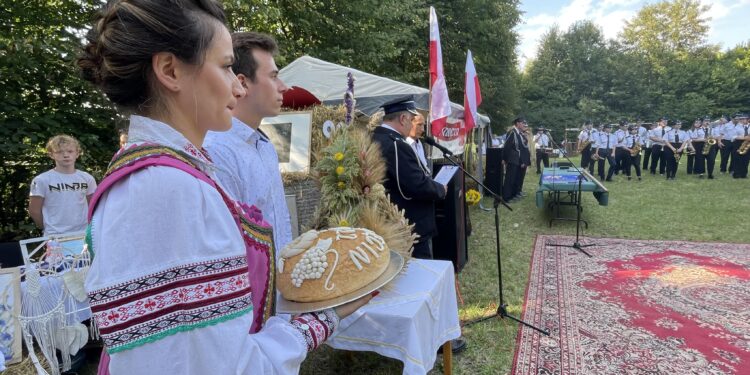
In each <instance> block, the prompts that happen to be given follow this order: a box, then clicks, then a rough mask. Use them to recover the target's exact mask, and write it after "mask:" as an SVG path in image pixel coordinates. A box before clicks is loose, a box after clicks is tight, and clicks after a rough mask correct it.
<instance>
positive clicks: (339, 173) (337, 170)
mask: <svg viewBox="0 0 750 375" xmlns="http://www.w3.org/2000/svg"><path fill="white" fill-rule="evenodd" d="M336 174H337V175H339V176H340V175H342V174H344V167H343V166H342V165H339V166H338V167H336Z"/></svg>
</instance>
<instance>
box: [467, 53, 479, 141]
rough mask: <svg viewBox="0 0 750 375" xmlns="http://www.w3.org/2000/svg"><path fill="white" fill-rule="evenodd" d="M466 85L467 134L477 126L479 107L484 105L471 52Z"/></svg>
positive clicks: (468, 60) (468, 56) (468, 57)
mask: <svg viewBox="0 0 750 375" xmlns="http://www.w3.org/2000/svg"><path fill="white" fill-rule="evenodd" d="M464 84H465V86H464V87H465V89H464V122H465V123H466V132H467V133H468V132H470V131H471V129H473V128H474V127H475V126H476V125H477V122H478V120H479V114H478V113H477V107H479V105H480V104H482V93H481V91H480V90H479V77H477V70H476V69H474V59H473V58H472V57H471V51H469V53H468V54H467V55H466V80H465V81H464Z"/></svg>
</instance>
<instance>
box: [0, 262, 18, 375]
mask: <svg viewBox="0 0 750 375" xmlns="http://www.w3.org/2000/svg"><path fill="white" fill-rule="evenodd" d="M20 314H21V272H20V268H19V267H14V268H0V351H1V352H2V354H3V357H4V358H3V360H4V361H5V364H13V363H16V362H20V361H21V335H22V332H21V324H20V322H19V321H18V315H20Z"/></svg>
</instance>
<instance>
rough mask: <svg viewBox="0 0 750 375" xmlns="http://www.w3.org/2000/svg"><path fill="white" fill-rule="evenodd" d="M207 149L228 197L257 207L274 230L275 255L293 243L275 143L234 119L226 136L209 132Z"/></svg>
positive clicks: (206, 142)
mask: <svg viewBox="0 0 750 375" xmlns="http://www.w3.org/2000/svg"><path fill="white" fill-rule="evenodd" d="M204 147H205V148H206V150H208V153H209V155H210V156H211V159H212V160H213V162H214V163H215V164H214V165H215V166H216V177H217V178H218V179H219V181H220V182H221V183H222V185H224V186H225V187H226V191H227V194H229V196H231V197H232V198H234V199H235V200H238V201H240V202H243V203H246V204H248V205H255V206H256V207H258V208H259V209H260V210H261V212H262V213H263V218H264V219H265V220H266V221H267V222H269V223H270V224H271V226H272V227H273V240H274V247H275V249H276V254H279V253H280V252H281V250H282V249H283V248H284V247H285V246H286V245H287V244H288V243H289V242H291V241H292V223H291V219H290V217H289V208H288V207H287V205H286V198H285V196H284V183H283V182H282V181H281V173H280V172H279V157H278V155H277V154H276V150H275V149H274V148H273V143H271V141H270V140H269V139H268V138H266V137H265V136H263V134H261V133H260V132H258V131H256V130H254V129H253V128H251V127H250V126H248V125H247V124H245V123H243V122H242V121H240V120H238V119H236V118H233V119H232V128H231V129H230V130H228V131H226V132H208V134H207V135H206V140H205V141H204Z"/></svg>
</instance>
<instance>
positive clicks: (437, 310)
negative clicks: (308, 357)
mask: <svg viewBox="0 0 750 375" xmlns="http://www.w3.org/2000/svg"><path fill="white" fill-rule="evenodd" d="M459 336H461V326H460V324H459V320H458V304H457V302H456V285H455V281H454V274H453V264H452V263H451V262H446V261H440V260H423V259H412V260H410V261H409V262H408V263H407V264H406V269H405V270H404V271H402V273H401V274H399V275H398V276H396V278H395V279H394V280H393V281H392V282H390V283H389V284H388V285H386V286H385V287H383V288H381V289H380V294H379V295H378V296H377V297H375V298H373V299H372V300H371V301H370V303H368V304H367V305H366V306H364V307H362V308H361V309H359V310H357V311H356V312H355V313H353V314H352V315H350V316H348V317H347V318H346V319H344V320H342V321H341V324H340V325H339V328H338V329H337V330H336V332H334V334H333V336H332V337H331V338H329V339H328V341H327V342H326V343H327V344H328V345H330V346H331V347H333V348H335V349H344V350H356V351H373V352H376V353H378V354H380V355H383V356H386V357H390V358H395V359H398V360H400V361H401V362H403V363H404V374H426V373H427V372H428V371H430V370H431V369H432V367H433V366H434V364H435V359H436V357H437V350H438V348H439V347H440V346H442V345H443V344H444V343H445V342H447V341H449V340H452V339H455V338H458V337H459Z"/></svg>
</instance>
